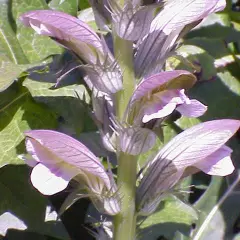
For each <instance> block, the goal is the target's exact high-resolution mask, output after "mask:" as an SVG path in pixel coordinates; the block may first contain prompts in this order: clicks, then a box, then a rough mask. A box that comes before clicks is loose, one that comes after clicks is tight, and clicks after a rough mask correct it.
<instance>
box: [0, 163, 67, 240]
mask: <svg viewBox="0 0 240 240" xmlns="http://www.w3.org/2000/svg"><path fill="white" fill-rule="evenodd" d="M29 177H30V176H29V171H28V167H27V166H13V165H8V166H5V167H3V168H1V169H0V191H1V193H2V194H1V199H0V234H2V235H6V237H7V239H14V238H11V236H13V235H14V236H15V239H29V238H27V237H26V238H25V237H24V236H28V234H27V232H26V233H25V235H24V232H25V231H28V232H32V234H30V236H32V237H33V236H34V234H33V233H34V232H36V233H39V235H35V237H37V238H32V239H39V240H40V239H41V240H43V239H45V240H47V239H48V238H47V237H45V238H43V237H44V236H43V235H48V236H52V237H56V238H57V239H61V240H68V239H70V238H69V236H68V234H67V233H66V230H65V228H64V226H63V224H62V223H61V221H60V220H59V219H58V217H57V214H56V212H55V211H54V210H53V209H52V207H51V205H50V204H49V202H48V201H47V198H46V197H43V196H42V195H41V194H40V193H39V192H37V191H36V190H35V189H34V188H33V187H32V186H31V184H30V183H29ZM17 230H18V231H17ZM24 230H25V231H24ZM14 233H15V234H14ZM17 236H18V238H17ZM41 236H42V237H41Z"/></svg>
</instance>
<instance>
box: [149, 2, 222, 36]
mask: <svg viewBox="0 0 240 240" xmlns="http://www.w3.org/2000/svg"><path fill="white" fill-rule="evenodd" d="M218 2H219V0H211V1H209V0H181V1H179V0H172V1H168V2H167V3H166V4H165V7H164V9H163V11H161V12H160V13H159V14H158V15H157V16H156V18H155V19H154V20H153V22H152V24H151V29H150V32H153V31H157V30H162V31H163V32H164V33H165V34H166V35H169V34H170V33H171V32H172V31H173V30H175V29H177V28H181V27H183V26H186V25H187V24H190V23H192V22H195V21H198V20H200V19H203V18H204V17H206V16H207V15H209V14H210V13H212V12H214V11H216V10H218V7H217V4H218Z"/></svg>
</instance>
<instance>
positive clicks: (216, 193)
mask: <svg viewBox="0 0 240 240" xmlns="http://www.w3.org/2000/svg"><path fill="white" fill-rule="evenodd" d="M239 179H240V178H239V176H238V177H237V178H236V179H235V180H234V182H233V183H232V184H230V186H228V188H226V186H224V178H220V177H213V178H212V181H211V184H210V186H209V188H208V189H207V191H206V192H205V193H204V195H203V196H202V197H201V198H200V199H199V200H198V202H197V203H196V204H195V206H196V207H197V208H198V209H199V210H200V213H199V216H200V217H199V221H198V223H197V228H196V230H195V232H194V237H193V240H207V239H232V238H233V235H234V233H233V225H234V223H235V221H236V219H237V218H238V217H239V212H238V211H236V209H237V208H238V204H239V197H240V196H239V193H238V192H236V193H235V194H234V195H232V194H233V192H234V189H235V187H236V186H237V185H238V184H239ZM223 189H225V192H224V193H223Z"/></svg>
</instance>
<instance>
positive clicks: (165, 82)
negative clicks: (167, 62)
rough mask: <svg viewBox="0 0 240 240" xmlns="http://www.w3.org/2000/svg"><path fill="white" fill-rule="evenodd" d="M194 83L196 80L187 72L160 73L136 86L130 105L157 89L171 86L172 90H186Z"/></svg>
mask: <svg viewBox="0 0 240 240" xmlns="http://www.w3.org/2000/svg"><path fill="white" fill-rule="evenodd" d="M180 80H181V81H180ZM195 82H196V78H195V77H194V75H192V74H191V73H190V72H188V71H184V70H175V71H166V72H160V73H158V74H155V75H152V76H150V77H148V78H146V79H144V80H143V81H142V82H141V83H140V84H139V85H138V86H137V88H136V90H135V91H134V93H133V96H132V98H131V103H133V102H134V101H136V100H138V99H140V98H142V97H143V96H145V95H147V94H148V93H151V91H153V90H154V89H157V88H164V86H165V87H166V88H167V86H171V85H173V86H172V88H173V87H174V88H175V89H176V88H179V89H182V88H184V89H185V88H186V89H188V88H190V87H192V86H193V84H194V83H195ZM163 90H165V89H163Z"/></svg>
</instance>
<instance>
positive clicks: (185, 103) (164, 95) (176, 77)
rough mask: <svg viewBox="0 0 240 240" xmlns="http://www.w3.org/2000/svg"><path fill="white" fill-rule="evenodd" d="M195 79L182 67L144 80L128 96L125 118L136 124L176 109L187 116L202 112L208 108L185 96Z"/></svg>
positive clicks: (161, 116)
mask: <svg viewBox="0 0 240 240" xmlns="http://www.w3.org/2000/svg"><path fill="white" fill-rule="evenodd" d="M195 81H196V78H195V77H194V76H193V75H192V74H191V73H189V72H187V71H182V70H175V71H167V72H161V73H158V74H155V75H153V76H151V77H148V78H146V79H143V81H142V82H141V83H140V84H139V85H138V86H137V88H136V90H135V91H134V93H133V96H132V98H131V101H130V105H129V109H128V111H129V112H128V115H129V116H128V118H129V119H134V120H133V122H134V123H135V124H137V125H139V124H141V123H147V122H149V121H150V120H152V119H161V118H164V117H166V116H168V115H170V114H171V113H172V112H173V111H174V110H175V109H176V110H177V111H179V112H180V113H181V114H182V115H184V116H187V117H199V116H201V115H203V114H204V113H205V112H206V110H207V107H206V106H205V105H203V104H202V103H200V102H199V101H197V100H195V99H189V98H188V97H187V96H186V95H185V89H188V88H190V87H191V86H192V85H193V84H194V83H195Z"/></svg>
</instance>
